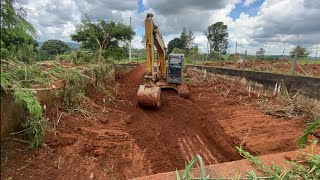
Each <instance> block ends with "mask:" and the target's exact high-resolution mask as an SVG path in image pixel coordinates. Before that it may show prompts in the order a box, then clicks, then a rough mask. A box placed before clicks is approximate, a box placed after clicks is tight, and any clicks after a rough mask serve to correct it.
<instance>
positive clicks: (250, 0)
mask: <svg viewBox="0 0 320 180" xmlns="http://www.w3.org/2000/svg"><path fill="white" fill-rule="evenodd" d="M255 1H256V0H245V1H244V3H243V5H245V6H250V5H251V4H252V3H254V2H255Z"/></svg>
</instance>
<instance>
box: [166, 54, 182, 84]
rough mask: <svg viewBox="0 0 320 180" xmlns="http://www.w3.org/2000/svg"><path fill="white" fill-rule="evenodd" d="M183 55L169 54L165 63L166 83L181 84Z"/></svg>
mask: <svg viewBox="0 0 320 180" xmlns="http://www.w3.org/2000/svg"><path fill="white" fill-rule="evenodd" d="M183 59H184V54H172V53H171V54H169V56H168V61H167V64H168V65H167V83H179V84H180V83H182V70H183Z"/></svg>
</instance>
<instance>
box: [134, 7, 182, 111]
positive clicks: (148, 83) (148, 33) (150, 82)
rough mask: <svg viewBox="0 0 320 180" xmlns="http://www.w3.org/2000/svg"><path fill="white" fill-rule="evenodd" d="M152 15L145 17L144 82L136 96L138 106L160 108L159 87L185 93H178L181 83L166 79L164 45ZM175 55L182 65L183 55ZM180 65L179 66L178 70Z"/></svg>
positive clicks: (180, 75)
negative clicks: (156, 57)
mask: <svg viewBox="0 0 320 180" xmlns="http://www.w3.org/2000/svg"><path fill="white" fill-rule="evenodd" d="M152 17H153V15H152V14H151V13H148V14H147V17H146V19H145V38H146V73H145V76H144V83H143V84H141V85H140V87H139V89H138V93H137V98H138V103H139V105H140V106H144V107H152V108H154V107H156V108H160V94H161V88H173V89H175V90H177V91H178V93H179V94H185V93H180V92H182V91H181V90H183V88H181V87H182V86H181V84H179V83H180V82H178V83H172V82H171V83H169V82H168V81H167V73H168V72H167V63H166V59H167V57H166V46H165V43H164V41H163V38H162V35H161V33H160V31H159V28H158V27H157V26H156V25H155V24H154V22H153V19H152ZM155 49H157V54H158V59H155ZM169 57H171V56H169ZM175 57H176V59H179V58H180V60H181V63H180V64H181V66H182V57H183V56H181V55H179V56H175ZM169 64H170V63H169ZM181 66H180V67H179V68H180V70H181ZM180 72H181V71H180ZM178 76H179V77H180V79H181V78H182V73H181V74H179V73H178Z"/></svg>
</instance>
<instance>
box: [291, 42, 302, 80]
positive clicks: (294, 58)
mask: <svg viewBox="0 0 320 180" xmlns="http://www.w3.org/2000/svg"><path fill="white" fill-rule="evenodd" d="M299 52H300V46H297V47H296V49H295V52H294V57H293V60H292V66H291V74H292V75H294V73H295V69H296V64H297V60H298V57H299Z"/></svg>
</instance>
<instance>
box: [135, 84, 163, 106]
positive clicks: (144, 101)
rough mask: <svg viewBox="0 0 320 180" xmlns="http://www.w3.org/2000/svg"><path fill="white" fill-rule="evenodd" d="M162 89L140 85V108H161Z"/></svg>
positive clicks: (138, 95) (138, 94)
mask: <svg viewBox="0 0 320 180" xmlns="http://www.w3.org/2000/svg"><path fill="white" fill-rule="evenodd" d="M160 94H161V89H160V87H158V86H154V85H150V86H148V85H140V86H139V90H138V93H137V97H138V103H139V105H140V106H143V107H149V108H160Z"/></svg>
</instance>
